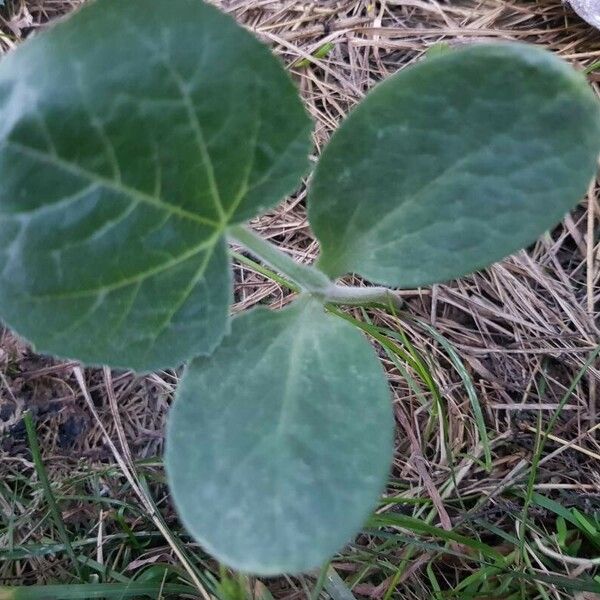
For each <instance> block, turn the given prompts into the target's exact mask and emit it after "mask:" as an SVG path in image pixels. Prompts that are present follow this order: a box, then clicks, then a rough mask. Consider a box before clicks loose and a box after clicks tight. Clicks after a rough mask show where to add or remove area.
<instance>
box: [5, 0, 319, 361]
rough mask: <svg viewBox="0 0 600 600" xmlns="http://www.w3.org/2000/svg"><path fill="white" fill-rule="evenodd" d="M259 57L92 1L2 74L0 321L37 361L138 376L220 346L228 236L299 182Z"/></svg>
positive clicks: (293, 102) (287, 128)
mask: <svg viewBox="0 0 600 600" xmlns="http://www.w3.org/2000/svg"><path fill="white" fill-rule="evenodd" d="M309 130H310V122H309V119H308V118H307V115H306V113H305V111H304V109H303V107H302V105H301V102H300V100H299V98H298V95H297V93H296V91H295V89H294V86H293V84H292V83H291V81H290V80H289V78H288V76H287V75H286V73H285V72H284V70H283V68H282V67H281V65H280V64H279V63H278V61H277V60H276V59H275V58H274V57H273V55H272V54H271V53H270V51H269V50H268V49H267V48H266V47H264V46H263V45H262V44H260V43H259V42H258V41H257V40H256V39H255V38H254V37H253V36H252V35H250V34H249V33H248V32H246V31H244V30H243V29H242V28H241V27H239V26H238V25H236V24H235V22H234V21H233V20H232V19H230V18H229V17H227V16H226V15H224V14H222V13H220V12H219V11H217V10H216V9H215V8H213V7H210V6H208V5H207V4H204V3H203V2H201V1H200V0H170V1H169V2H164V1H163V0H134V1H129V2H122V1H121V0H97V1H96V2H90V3H89V4H87V5H86V6H85V7H84V8H82V9H81V10H80V11H78V12H77V13H76V14H75V15H74V16H73V17H72V18H70V19H69V20H68V21H66V22H64V23H61V24H59V25H57V26H55V27H54V28H53V29H52V30H50V31H48V32H46V33H44V34H42V35H40V36H38V37H36V38H34V39H33V40H31V41H29V42H27V43H25V44H23V45H22V46H21V47H20V48H18V49H17V50H16V51H14V52H12V53H10V54H9V55H8V56H7V57H6V58H4V59H3V60H2V61H1V62H0V260H1V263H0V266H1V272H0V314H1V315H2V317H3V318H4V319H6V322H7V323H8V324H9V325H11V326H12V327H14V328H15V329H16V330H17V331H18V332H19V333H21V334H22V335H24V336H25V337H27V338H28V339H29V340H31V341H32V342H33V343H34V344H35V345H36V346H37V347H38V349H39V350H41V351H44V352H48V353H52V354H57V355H61V356H69V357H72V358H78V359H80V360H82V361H84V362H87V363H94V364H98V363H103V364H109V365H112V366H119V367H129V368H134V369H139V370H149V369H154V368H159V367H167V366H175V365H177V364H179V363H181V362H182V361H183V360H185V359H187V358H189V357H190V356H193V355H197V354H199V353H203V352H210V351H211V350H212V348H213V347H214V346H215V345H216V344H217V343H218V342H219V341H220V339H221V337H222V336H223V334H224V333H225V332H226V329H227V320H228V316H227V315H228V310H229V302H230V299H231V283H230V274H229V266H228V260H227V257H226V248H225V245H224V241H223V234H224V231H225V229H226V227H227V226H228V225H230V224H233V223H240V222H243V221H245V220H246V219H248V218H250V217H252V216H255V215H257V214H259V213H260V212H262V211H264V210H265V209H267V208H270V207H272V206H274V205H275V204H277V202H279V201H280V200H281V198H282V197H283V196H284V195H285V194H286V193H288V192H289V191H291V190H292V189H293V187H294V186H295V185H297V183H298V181H299V178H300V176H301V175H302V173H303V172H304V171H305V169H306V167H307V155H308V151H309V142H310V132H309Z"/></svg>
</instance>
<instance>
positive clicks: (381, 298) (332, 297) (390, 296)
mask: <svg viewBox="0 0 600 600" xmlns="http://www.w3.org/2000/svg"><path fill="white" fill-rule="evenodd" d="M325 301H326V302H331V303H332V304H353V305H358V306H361V305H364V304H385V305H386V306H388V307H392V308H400V307H401V306H402V304H403V301H402V298H401V297H400V296H399V295H398V294H395V293H394V291H393V290H390V289H388V288H385V287H354V286H343V285H336V284H335V283H330V285H329V287H328V288H327V290H326V291H325Z"/></svg>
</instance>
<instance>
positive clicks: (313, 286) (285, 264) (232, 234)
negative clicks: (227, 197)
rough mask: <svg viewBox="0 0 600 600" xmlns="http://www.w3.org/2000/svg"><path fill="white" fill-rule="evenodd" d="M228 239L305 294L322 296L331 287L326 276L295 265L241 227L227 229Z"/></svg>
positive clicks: (303, 266) (287, 257) (315, 270)
mask: <svg viewBox="0 0 600 600" xmlns="http://www.w3.org/2000/svg"><path fill="white" fill-rule="evenodd" d="M229 239H230V240H231V241H233V242H237V243H238V244H240V245H242V246H244V248H246V249H247V250H250V252H252V254H254V256H256V258H259V259H260V260H262V261H263V262H264V263H266V264H268V265H269V266H271V267H273V268H274V269H275V270H277V271H279V272H280V273H281V274H282V275H286V276H287V277H289V278H290V279H291V280H292V281H294V282H296V283H297V284H298V285H299V286H300V287H301V288H302V289H303V290H304V291H306V292H312V293H315V294H324V293H325V290H327V288H329V287H330V286H331V281H330V280H329V278H328V277H327V275H325V274H324V273H321V271H319V270H317V269H315V268H314V267H309V266H307V265H301V264H299V263H297V262H296V261H295V260H294V259H293V258H290V257H289V256H288V255H287V254H285V253H283V252H282V251H281V250H279V248H277V247H276V246H274V245H273V244H271V243H269V242H267V241H266V240H263V239H262V238H261V237H260V236H259V235H257V234H256V233H254V232H253V231H251V230H250V229H248V228H246V227H243V226H242V225H236V226H234V227H230V228H229Z"/></svg>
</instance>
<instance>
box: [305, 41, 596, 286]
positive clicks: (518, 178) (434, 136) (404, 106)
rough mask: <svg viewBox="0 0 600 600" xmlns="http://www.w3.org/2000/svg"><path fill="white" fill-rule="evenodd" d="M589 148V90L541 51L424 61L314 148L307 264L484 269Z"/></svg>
mask: <svg viewBox="0 0 600 600" xmlns="http://www.w3.org/2000/svg"><path fill="white" fill-rule="evenodd" d="M599 150H600V116H599V110H598V102H597V100H596V98H595V97H594V94H593V93H592V92H591V90H589V89H588V86H587V84H586V81H585V79H584V77H583V76H582V75H580V74H578V73H576V72H575V71H574V70H573V69H572V68H571V67H569V66H568V65H567V64H566V63H565V62H563V61H562V60H560V59H558V58H556V57H554V56H553V55H552V54H550V53H549V52H547V51H544V50H540V49H538V48H535V47H532V46H525V45H522V44H496V45H476V46H471V47H468V48H465V49H461V50H455V51H453V52H449V53H446V54H442V55H438V56H436V57H431V58H428V59H427V60H425V61H423V62H421V63H420V64H418V65H417V66H414V67H411V68H408V69H404V70H402V71H401V72H400V73H398V74H397V75H395V76H393V77H391V78H389V79H388V80H387V81H385V82H383V83H382V84H380V85H378V86H377V87H376V88H375V89H374V90H373V91H372V92H371V93H370V94H369V95H368V96H367V98H366V99H365V100H364V101H363V102H362V103H361V104H360V105H359V106H358V108H357V109H356V110H355V111H354V112H353V113H352V114H351V115H350V116H349V117H348V119H347V120H346V122H345V123H343V124H342V126H341V127H340V128H339V130H338V131H337V132H336V134H335V135H334V136H333V139H332V140H331V142H330V144H329V145H328V147H327V148H326V149H325V151H324V153H323V156H322V158H321V161H320V162H319V165H318V167H317V170H316V173H315V176H314V179H313V183H312V189H311V191H310V194H309V219H310V222H311V225H312V228H313V230H314V232H315V234H316V235H317V237H318V238H319V241H320V242H321V248H322V258H321V260H320V264H319V266H320V267H321V269H323V270H324V271H325V272H326V273H327V274H329V275H331V276H334V277H337V276H340V275H343V274H344V273H347V272H355V273H358V274H360V275H362V276H364V277H366V278H367V279H370V280H372V281H376V282H379V283H384V284H388V285H394V286H401V287H415V286H422V285H428V284H431V283H435V282H439V281H445V280H448V279H451V278H454V277H459V276H462V275H465V274H467V273H469V272H472V271H474V270H476V269H479V268H482V267H485V266H487V265H489V264H491V263H492V262H494V261H496V260H499V259H501V258H502V257H504V256H506V255H508V254H510V253H511V252H514V251H516V250H518V249H520V248H522V247H524V246H526V245H527V244H529V243H531V242H533V241H534V240H535V239H536V238H537V237H538V236H539V235H541V234H542V233H543V232H544V231H545V230H547V229H548V228H550V227H552V226H553V225H555V224H556V223H557V222H558V221H559V220H560V219H561V218H562V217H563V215H564V214H565V213H566V212H567V211H568V210H569V209H570V208H571V207H572V206H573V205H574V204H575V203H576V202H577V201H578V200H579V199H580V198H581V197H582V196H583V194H584V193H585V191H586V188H587V185H588V184H589V181H590V180H591V178H592V176H593V174H594V172H595V168H596V159H597V155H598V152H599Z"/></svg>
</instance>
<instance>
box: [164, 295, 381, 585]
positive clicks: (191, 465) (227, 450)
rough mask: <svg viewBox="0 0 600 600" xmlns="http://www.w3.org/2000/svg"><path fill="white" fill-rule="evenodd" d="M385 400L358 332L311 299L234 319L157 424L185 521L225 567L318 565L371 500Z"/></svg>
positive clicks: (255, 569) (356, 524)
mask: <svg viewBox="0 0 600 600" xmlns="http://www.w3.org/2000/svg"><path fill="white" fill-rule="evenodd" d="M392 440H393V418H392V412H391V403H390V393H389V389H388V387H387V383H386V379H385V376H384V373H383V370H382V367H381V364H380V362H379V360H378V358H377V356H376V354H375V352H374V351H373V349H372V348H371V347H370V345H369V343H368V342H367V340H366V339H365V338H364V337H363V336H362V334H361V333H360V332H359V331H358V330H356V329H355V328H354V327H352V326H351V325H350V324H348V323H346V322H344V321H342V320H341V319H338V318H336V317H334V316H332V315H328V314H325V312H324V309H323V307H322V305H320V304H319V303H318V302H316V301H314V300H311V299H310V298H304V299H301V300H299V301H297V302H295V303H294V304H293V305H291V306H290V307H288V308H286V309H284V310H280V311H277V312H273V311H271V310H267V309H257V310H254V311H251V312H249V313H246V314H244V315H242V316H240V317H237V318H236V319H235V320H234V321H233V326H232V332H231V335H230V336H228V337H227V338H225V340H224V341H223V343H222V344H221V346H220V347H219V348H218V349H217V350H216V351H215V353H214V354H213V355H212V356H211V357H209V358H199V359H196V360H194V361H193V362H192V363H191V364H190V365H189V366H188V368H187V369H186V371H185V374H184V376H183V380H182V382H181V384H180V386H179V390H178V394H177V399H176V401H175V405H174V407H173V409H172V411H171V414H170V419H169V424H168V428H167V448H166V467H167V473H168V475H169V479H170V488H171V491H172V493H173V497H174V500H175V505H176V507H177V508H178V510H179V514H180V516H181V519H182V521H183V523H184V525H185V526H186V527H187V529H188V530H189V531H190V533H191V534H192V535H194V536H195V537H196V539H198V541H199V542H200V543H201V544H202V545H203V546H204V548H205V549H206V550H208V551H209V552H210V553H211V554H213V555H214V556H215V557H217V558H218V559H219V560H221V561H222V562H224V563H226V564H227V565H229V566H231V567H233V568H235V569H239V570H241V571H246V572H252V573H257V574H261V575H274V574H278V573H298V572H301V571H307V570H309V569H312V568H315V567H318V566H319V565H320V564H321V563H323V562H324V561H326V560H327V559H328V558H329V557H330V556H331V555H332V554H333V553H334V552H335V551H336V550H339V549H340V547H341V546H343V544H344V543H345V542H347V541H349V540H350V539H351V538H352V536H353V535H355V534H356V533H357V532H358V531H359V529H360V527H361V525H362V524H363V522H364V521H365V520H366V518H367V516H368V515H369V511H370V510H371V509H372V508H373V507H374V505H375V504H376V501H377V498H378V494H379V493H380V492H381V490H382V488H383V486H384V482H385V480H386V476H387V472H388V468H389V463H390V459H391V454H392Z"/></svg>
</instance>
